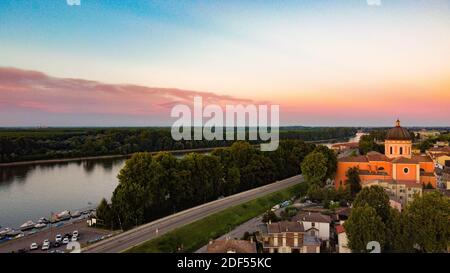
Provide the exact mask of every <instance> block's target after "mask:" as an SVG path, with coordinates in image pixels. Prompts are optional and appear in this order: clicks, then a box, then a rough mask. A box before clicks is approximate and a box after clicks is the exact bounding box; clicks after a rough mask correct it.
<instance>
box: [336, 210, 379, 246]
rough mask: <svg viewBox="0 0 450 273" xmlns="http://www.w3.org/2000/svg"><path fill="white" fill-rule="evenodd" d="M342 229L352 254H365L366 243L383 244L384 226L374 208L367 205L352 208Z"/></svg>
mask: <svg viewBox="0 0 450 273" xmlns="http://www.w3.org/2000/svg"><path fill="white" fill-rule="evenodd" d="M344 227H345V230H346V233H347V237H348V246H349V248H350V249H351V250H352V251H353V252H367V251H368V250H367V243H368V242H370V241H376V242H379V243H380V245H381V247H383V246H384V243H385V225H384V223H383V221H382V219H381V217H380V216H378V214H377V212H376V211H375V209H374V208H372V207H370V206H369V205H368V204H363V205H362V206H358V207H354V208H353V209H352V211H351V213H350V216H349V218H348V220H347V221H345V223H344Z"/></svg>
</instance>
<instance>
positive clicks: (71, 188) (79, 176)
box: [0, 135, 360, 228]
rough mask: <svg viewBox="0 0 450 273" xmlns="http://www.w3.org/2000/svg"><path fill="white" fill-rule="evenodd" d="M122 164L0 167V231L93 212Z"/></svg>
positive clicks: (108, 192)
mask: <svg viewBox="0 0 450 273" xmlns="http://www.w3.org/2000/svg"><path fill="white" fill-rule="evenodd" d="M359 137H360V136H358V135H357V136H355V137H354V138H351V139H350V141H358V140H359ZM323 145H327V146H330V144H327V143H324V144H323ZM125 161H126V158H115V159H95V160H81V161H73V162H64V163H49V164H33V165H22V166H15V167H0V227H11V228H17V227H19V226H20V225H21V224H23V223H24V222H26V221H28V220H33V221H34V222H36V221H37V220H38V219H39V218H41V217H46V218H50V216H51V212H55V213H58V212H61V211H63V210H70V211H75V210H80V209H85V208H93V207H95V206H96V205H97V204H98V202H99V201H100V200H101V199H102V198H103V197H104V198H106V199H107V200H109V199H110V198H111V196H112V192H113V191H114V189H115V188H116V186H117V184H118V180H117V174H118V173H119V171H120V169H121V168H122V167H123V166H124V165H125Z"/></svg>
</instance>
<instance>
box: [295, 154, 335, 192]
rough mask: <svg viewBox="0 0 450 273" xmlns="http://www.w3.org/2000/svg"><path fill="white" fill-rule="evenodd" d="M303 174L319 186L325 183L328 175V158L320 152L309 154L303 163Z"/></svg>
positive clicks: (307, 179)
mask: <svg viewBox="0 0 450 273" xmlns="http://www.w3.org/2000/svg"><path fill="white" fill-rule="evenodd" d="M301 169H302V174H303V176H304V177H305V179H306V181H308V182H309V183H311V184H316V185H319V186H321V187H322V186H324V185H325V178H326V175H327V169H328V168H327V160H326V158H325V156H324V155H323V154H322V153H320V152H312V153H310V154H308V155H307V156H306V157H305V159H304V160H303V162H302V163H301Z"/></svg>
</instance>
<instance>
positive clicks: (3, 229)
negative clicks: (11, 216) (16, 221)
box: [0, 227, 12, 236]
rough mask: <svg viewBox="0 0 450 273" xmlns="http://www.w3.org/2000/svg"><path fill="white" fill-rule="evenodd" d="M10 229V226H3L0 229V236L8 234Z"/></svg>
mask: <svg viewBox="0 0 450 273" xmlns="http://www.w3.org/2000/svg"><path fill="white" fill-rule="evenodd" d="M11 231H12V230H11V228H9V227H4V228H2V229H0V236H4V235H6V234H8V233H9V232H11Z"/></svg>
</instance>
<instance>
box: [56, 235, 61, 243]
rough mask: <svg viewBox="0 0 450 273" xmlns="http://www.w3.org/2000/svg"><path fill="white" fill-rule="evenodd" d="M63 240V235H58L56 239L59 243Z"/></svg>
mask: <svg viewBox="0 0 450 273" xmlns="http://www.w3.org/2000/svg"><path fill="white" fill-rule="evenodd" d="M61 240H62V235H61V234H58V235H56V237H55V241H56V242H58V243H59V242H61Z"/></svg>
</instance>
